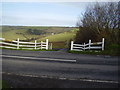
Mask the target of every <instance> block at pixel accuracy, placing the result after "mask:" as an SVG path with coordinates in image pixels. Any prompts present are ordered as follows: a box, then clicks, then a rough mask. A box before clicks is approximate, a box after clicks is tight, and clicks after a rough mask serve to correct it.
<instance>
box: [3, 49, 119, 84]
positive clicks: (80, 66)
mask: <svg viewBox="0 0 120 90" xmlns="http://www.w3.org/2000/svg"><path fill="white" fill-rule="evenodd" d="M1 57H2V72H3V73H7V74H16V75H22V76H31V77H48V78H59V79H69V80H84V81H91V82H93V81H94V82H106V83H118V57H111V56H102V55H100V56H98V55H81V54H71V53H65V52H56V51H17V50H2V55H1ZM21 57H22V58H21ZM67 60H68V61H67Z"/></svg>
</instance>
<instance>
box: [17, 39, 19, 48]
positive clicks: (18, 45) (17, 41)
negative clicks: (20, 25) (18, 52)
mask: <svg viewBox="0 0 120 90" xmlns="http://www.w3.org/2000/svg"><path fill="white" fill-rule="evenodd" d="M17 49H19V38H18V39H17Z"/></svg>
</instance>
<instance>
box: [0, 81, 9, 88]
mask: <svg viewBox="0 0 120 90" xmlns="http://www.w3.org/2000/svg"><path fill="white" fill-rule="evenodd" d="M1 85H2V89H4V90H8V89H7V88H10V85H9V84H8V83H7V82H6V81H4V80H3V81H1Z"/></svg>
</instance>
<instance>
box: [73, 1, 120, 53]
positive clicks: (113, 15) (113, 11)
mask: <svg viewBox="0 0 120 90" xmlns="http://www.w3.org/2000/svg"><path fill="white" fill-rule="evenodd" d="M118 4H120V2H109V3H104V4H103V3H102V4H100V3H96V4H95V5H94V6H93V7H92V6H91V7H88V8H87V9H86V11H85V13H84V14H83V18H82V20H80V19H79V20H78V22H77V26H78V27H79V31H78V32H77V34H76V37H75V42H76V43H84V42H85V43H86V42H88V40H89V39H91V40H92V41H93V42H97V41H101V39H102V38H103V37H104V38H105V51H102V52H98V53H96V54H110V55H118V52H119V49H120V48H119V47H120V40H119V38H120V26H119V24H120V21H119V5H118ZM80 53H91V52H89V51H87V52H80ZM92 53H94V52H92Z"/></svg>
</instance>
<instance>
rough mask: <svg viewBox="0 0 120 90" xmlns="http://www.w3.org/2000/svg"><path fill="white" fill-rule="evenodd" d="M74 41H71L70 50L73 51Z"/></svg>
mask: <svg viewBox="0 0 120 90" xmlns="http://www.w3.org/2000/svg"><path fill="white" fill-rule="evenodd" d="M73 43H74V42H73V41H71V49H70V50H73Z"/></svg>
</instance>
